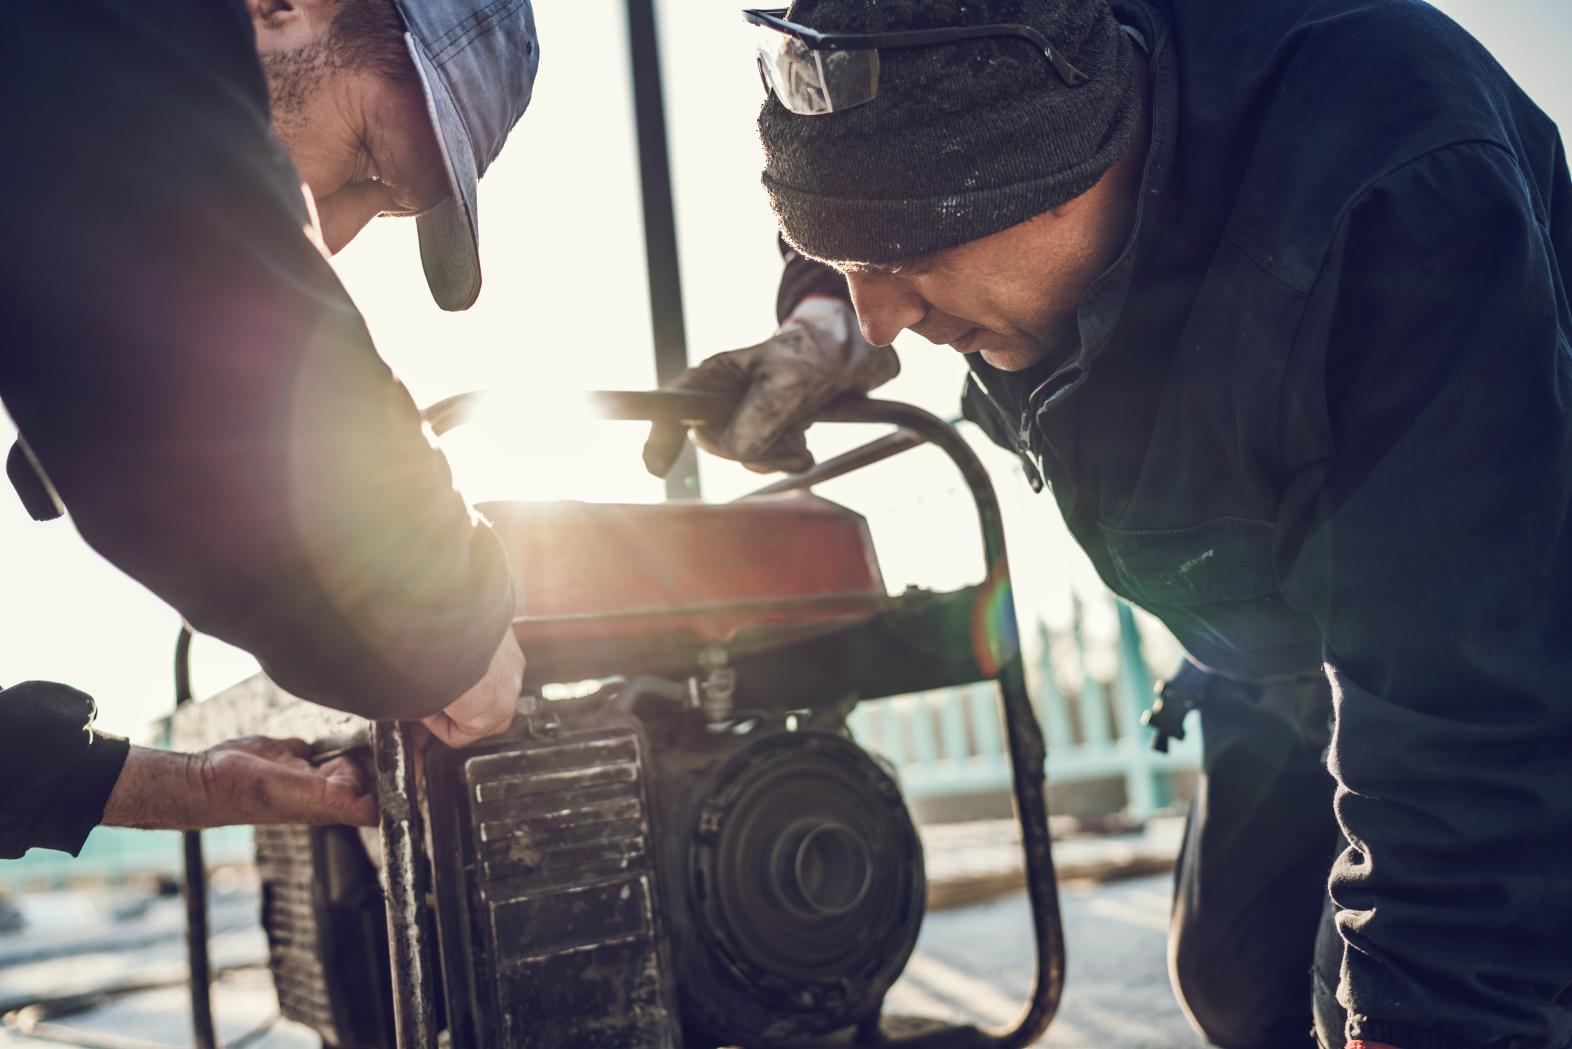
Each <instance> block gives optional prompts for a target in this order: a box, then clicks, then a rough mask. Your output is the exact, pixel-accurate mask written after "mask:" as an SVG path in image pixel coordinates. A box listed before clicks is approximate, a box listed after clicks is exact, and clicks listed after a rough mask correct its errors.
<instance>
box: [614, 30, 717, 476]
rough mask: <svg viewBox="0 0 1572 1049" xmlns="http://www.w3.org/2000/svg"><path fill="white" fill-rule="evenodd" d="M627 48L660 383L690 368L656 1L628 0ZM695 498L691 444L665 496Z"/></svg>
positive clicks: (695, 470)
mask: <svg viewBox="0 0 1572 1049" xmlns="http://www.w3.org/2000/svg"><path fill="white" fill-rule="evenodd" d="M627 8H628V51H629V55H630V57H631V59H632V68H633V116H634V125H635V127H636V128H637V131H638V146H639V188H640V191H641V193H642V195H643V201H644V259H645V267H646V269H647V271H648V278H649V289H650V327H651V329H652V334H653V336H654V341H655V381H656V382H657V383H658V384H660V385H662V386H664V385H666V384H667V383H669V382H671V380H673V379H675V378H676V377H677V376H678V375H680V374H681V373H682V371H683V370H684V369H685V368H687V366H688V332H687V324H686V322H685V320H684V319H683V314H682V274H681V270H680V269H679V267H678V265H677V217H676V207H675V205H674V204H673V203H672V197H671V160H670V156H669V153H668V150H667V147H666V97H665V93H664V91H663V89H662V87H661V76H660V38H659V36H658V34H657V33H656V29H655V0H627ZM698 497H699V467H698V459H697V458H696V457H695V455H694V454H693V448H692V447H691V446H689V447H686V448H684V449H683V452H682V456H681V457H680V458H679V459H678V460H677V464H676V465H675V466H674V467H672V469H671V472H670V473H669V474H667V475H666V498H668V499H697V498H698Z"/></svg>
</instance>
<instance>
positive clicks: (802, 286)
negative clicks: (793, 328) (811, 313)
mask: <svg viewBox="0 0 1572 1049" xmlns="http://www.w3.org/2000/svg"><path fill="white" fill-rule="evenodd" d="M777 242H778V243H779V244H780V249H781V258H783V259H784V260H785V261H786V265H785V267H784V268H783V269H782V270H781V283H780V287H779V289H778V290H777V291H776V293H775V320H776V321H777V322H781V321H784V320H785V319H786V318H787V317H789V316H791V311H792V310H794V309H796V308H797V304H798V303H800V302H801V301H802V300H803V299H806V298H807V297H808V296H810V295H828V296H830V297H831V298H836V299H845V300H846V301H847V302H850V301H851V291H850V289H848V288H847V287H846V278H845V277H843V276H841V275H840V274H839V273H836V272H835V271H834V270H832V269H830V267H828V266H826V265H825V264H824V263H822V262H815V261H814V260H812V259H810V258H806V257H804V256H802V255H799V254H797V252H796V251H795V250H794V249H793V248H792V246H791V245H789V244H787V243H786V242H785V241H784V240H780V239H779V238H777Z"/></svg>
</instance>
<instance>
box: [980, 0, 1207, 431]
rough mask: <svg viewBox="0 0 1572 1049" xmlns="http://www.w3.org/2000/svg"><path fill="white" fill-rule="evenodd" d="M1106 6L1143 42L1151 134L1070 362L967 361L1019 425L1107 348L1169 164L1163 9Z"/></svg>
mask: <svg viewBox="0 0 1572 1049" xmlns="http://www.w3.org/2000/svg"><path fill="white" fill-rule="evenodd" d="M1112 6H1113V11H1114V16H1115V17H1116V18H1118V19H1119V21H1120V23H1121V24H1123V25H1124V26H1126V27H1127V28H1128V29H1130V30H1132V31H1133V32H1134V34H1135V35H1136V36H1137V38H1138V40H1139V42H1140V44H1141V45H1144V49H1145V50H1146V52H1147V61H1148V65H1149V68H1150V70H1151V82H1150V85H1149V87H1150V90H1151V103H1152V113H1151V120H1152V124H1151V138H1150V143H1149V145H1148V147H1147V152H1146V164H1145V166H1144V167H1143V168H1142V171H1141V189H1140V196H1139V197H1138V198H1137V200H1136V205H1135V222H1134V224H1133V226H1132V228H1131V230H1130V237H1129V239H1128V240H1127V241H1126V242H1125V245H1124V250H1122V251H1121V252H1120V253H1119V257H1118V258H1116V259H1115V260H1114V261H1113V263H1112V265H1110V266H1109V267H1108V268H1107V269H1106V270H1104V271H1103V273H1102V275H1101V276H1099V277H1098V278H1097V280H1095V281H1093V282H1092V286H1091V287H1090V288H1088V289H1087V292H1086V294H1085V296H1083V297H1082V299H1081V304H1080V306H1079V308H1078V310H1077V321H1078V327H1079V333H1080V345H1079V346H1078V347H1077V349H1076V352H1075V353H1074V354H1073V355H1072V356H1071V357H1070V358H1069V359H1068V360H1064V361H1058V362H1044V363H1043V364H1040V365H1036V366H1034V367H1031V368H1028V369H1026V370H1025V371H1020V372H1006V371H1001V370H1000V369H998V368H995V367H993V366H992V365H991V364H989V363H987V362H986V361H984V360H983V359H982V355H981V354H972V355H970V356H969V357H968V358H967V361H968V364H969V366H970V367H971V370H972V373H973V376H974V378H975V381H976V382H977V385H978V386H979V387H980V388H981V389H982V390H983V392H984V393H985V394H987V395H988V397H989V398H990V399H991V400H992V401H993V402H994V403H995V404H996V405H998V406H999V408H1000V409H1001V410H1003V411H1005V412H1006V413H1008V414H1009V417H1010V418H1021V420H1022V424H1023V430H1024V429H1025V423H1026V419H1027V417H1030V418H1032V419H1035V418H1036V417H1038V416H1040V415H1042V414H1043V413H1044V412H1046V411H1048V410H1050V409H1051V408H1053V407H1054V406H1055V405H1057V404H1059V403H1060V402H1061V401H1063V400H1064V398H1065V397H1067V396H1068V395H1069V394H1070V393H1072V392H1074V391H1075V390H1076V389H1078V388H1079V387H1080V385H1081V384H1082V383H1083V382H1085V381H1086V375H1087V372H1088V371H1089V370H1090V369H1091V366H1092V362H1093V361H1094V360H1095V359H1096V358H1097V356H1098V355H1099V354H1100V353H1101V352H1102V350H1103V347H1104V346H1106V345H1107V343H1108V337H1109V336H1110V335H1111V334H1112V333H1113V330H1114V327H1115V326H1116V325H1117V324H1118V322H1119V317H1120V314H1121V313H1122V312H1123V310H1124V304H1125V300H1126V299H1127V298H1128V297H1129V292H1130V284H1131V281H1132V279H1133V278H1134V275H1135V264H1136V259H1137V257H1138V256H1139V255H1140V253H1141V252H1140V246H1141V242H1142V240H1143V239H1144V237H1145V236H1149V235H1150V226H1151V223H1150V222H1149V221H1146V213H1147V211H1148V209H1149V208H1150V207H1151V206H1153V205H1154V202H1155V201H1156V200H1157V199H1158V198H1160V197H1161V196H1162V195H1163V193H1164V191H1165V190H1166V188H1167V186H1168V179H1169V173H1170V171H1171V169H1172V162H1173V150H1174V133H1175V123H1176V109H1177V102H1178V99H1177V83H1178V71H1177V70H1176V68H1175V66H1174V58H1173V49H1172V48H1171V47H1170V46H1169V40H1168V18H1167V14H1166V12H1165V11H1164V10H1162V9H1161V8H1160V7H1159V6H1158V5H1156V4H1153V3H1148V2H1146V0H1113V5H1112ZM1023 436H1024V433H1023Z"/></svg>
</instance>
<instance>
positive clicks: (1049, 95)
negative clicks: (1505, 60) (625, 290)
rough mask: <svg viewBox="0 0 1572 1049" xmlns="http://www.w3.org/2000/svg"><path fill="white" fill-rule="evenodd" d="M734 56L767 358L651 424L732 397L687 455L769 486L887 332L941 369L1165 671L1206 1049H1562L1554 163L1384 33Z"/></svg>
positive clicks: (1065, 7) (1137, 1)
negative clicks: (1138, 617)
mask: <svg viewBox="0 0 1572 1049" xmlns="http://www.w3.org/2000/svg"><path fill="white" fill-rule="evenodd" d="M747 17H748V18H749V20H750V21H752V22H755V23H756V24H758V25H759V26H760V30H759V32H760V36H761V41H760V42H761V70H762V71H763V72H764V73H765V74H766V85H767V91H768V97H767V98H766V99H765V102H764V108H763V110H762V111H761V114H760V118H759V131H760V135H761V138H762V140H763V144H764V156H765V172H764V185H765V188H766V190H767V192H768V194H769V197H770V201H771V204H772V205H773V207H774V209H775V212H776V215H777V217H778V219H779V221H780V229H781V233H782V237H783V239H784V242H785V244H786V245H787V248H786V251H785V254H786V258H787V263H786V270H785V275H784V278H783V282H782V289H781V296H780V301H779V314H780V317H781V320H782V325H781V329H780V330H779V331H778V332H777V333H776V334H775V335H774V336H772V337H771V338H770V339H767V340H765V341H764V342H762V343H760V344H759V345H757V346H753V347H749V348H746V349H743V350H736V351H732V352H731V353H728V354H722V355H720V356H718V357H715V358H711V359H710V360H709V361H706V362H705V363H704V364H702V365H700V366H699V367H698V368H695V369H693V370H692V371H690V372H689V373H688V374H687V375H685V376H684V377H683V378H682V379H681V380H679V382H680V385H682V386H685V387H688V388H696V389H708V390H718V391H724V392H728V393H731V394H733V395H735V396H738V397H739V398H740V400H739V407H738V409H737V411H736V412H735V414H734V415H733V417H732V419H731V420H730V422H729V423H728V424H727V425H726V426H724V427H720V428H716V429H714V430H709V431H699V432H696V433H695V435H694V436H695V439H696V440H697V441H698V442H699V443H700V444H702V445H704V446H705V447H707V448H710V449H711V450H713V451H716V452H719V453H720V454H723V455H729V456H731V457H733V458H737V459H741V460H743V461H745V462H747V463H749V464H750V465H753V466H755V467H759V468H786V469H802V468H803V467H805V466H806V465H808V464H809V463H811V461H812V459H811V456H810V454H809V452H808V448H807V444H806V441H805V439H804V437H803V433H802V430H803V427H804V425H805V423H806V421H807V420H809V419H811V418H812V416H813V414H814V413H815V412H816V411H817V410H818V409H819V408H820V407H821V406H822V405H823V404H824V403H826V402H827V401H828V400H830V399H832V398H834V397H836V396H839V395H843V394H847V393H861V392H867V391H868V390H871V389H873V388H874V387H875V386H877V385H879V384H880V383H882V382H883V381H885V380H887V379H889V378H890V377H891V376H893V375H894V374H895V372H896V371H897V370H898V365H897V364H896V363H895V358H894V355H893V352H892V351H891V350H889V348H888V344H889V343H890V342H891V341H892V340H893V339H894V338H895V336H896V335H897V333H899V332H901V331H903V330H905V329H910V330H911V331H913V332H914V333H916V334H917V335H921V336H923V337H924V338H926V339H927V340H929V341H930V342H933V343H938V344H948V345H950V346H952V347H953V348H954V349H956V350H959V351H961V352H962V353H963V354H965V355H966V361H967V364H968V366H969V375H968V377H967V382H966V388H965V392H964V397H963V410H964V413H965V415H966V417H967V418H968V419H970V420H972V421H973V422H975V423H977V424H978V425H979V426H980V427H981V428H982V429H983V430H984V431H985V432H986V433H987V434H988V435H989V436H990V437H991V438H992V439H993V440H994V441H995V442H996V443H998V444H1000V445H1002V446H1003V447H1005V448H1007V449H1009V450H1010V451H1012V452H1014V453H1015V454H1016V455H1017V456H1018V457H1019V459H1020V462H1021V466H1022V469H1023V470H1024V472H1025V474H1026V477H1027V480H1028V481H1029V482H1030V483H1031V485H1032V486H1033V488H1035V489H1037V490H1039V491H1040V490H1042V489H1044V488H1049V489H1051V490H1052V493H1053V496H1054V498H1055V500H1056V502H1057V503H1058V505H1059V508H1060V510H1061V512H1062V513H1063V515H1064V517H1065V520H1066V522H1067V523H1068V525H1069V527H1070V531H1071V532H1072V534H1073V535H1074V536H1075V538H1076V539H1077V541H1078V542H1079V543H1080V544H1081V546H1082V547H1083V548H1084V550H1085V551H1086V553H1087V555H1088V556H1089V557H1090V558H1091V560H1092V562H1093V564H1094V565H1095V566H1096V567H1097V569H1098V571H1099V574H1100V575H1101V576H1102V578H1103V579H1104V580H1105V581H1106V582H1107V584H1108V585H1109V586H1110V588H1111V589H1113V590H1114V591H1115V592H1117V593H1118V594H1120V595H1121V596H1122V597H1124V598H1125V599H1127V600H1129V601H1131V602H1133V603H1135V604H1138V605H1140V606H1142V607H1143V608H1145V609H1147V610H1148V611H1150V612H1151V613H1153V614H1154V615H1156V616H1157V617H1158V618H1159V619H1161V620H1162V621H1163V622H1164V623H1165V624H1166V625H1167V626H1168V627H1169V628H1170V629H1171V630H1172V631H1173V633H1174V634H1175V636H1176V637H1177V638H1178V639H1179V640H1180V642H1181V643H1183V645H1184V646H1185V648H1186V650H1187V652H1188V655H1189V657H1190V659H1189V661H1188V662H1187V664H1186V666H1185V667H1184V668H1183V669H1182V670H1181V671H1180V672H1179V673H1178V674H1177V675H1176V676H1175V677H1174V679H1173V680H1171V681H1170V682H1168V683H1167V685H1165V686H1164V689H1163V694H1162V698H1161V702H1160V703H1159V704H1158V705H1157V706H1156V707H1154V710H1153V712H1152V719H1151V720H1152V724H1153V726H1154V727H1155V728H1156V729H1157V731H1158V733H1159V735H1160V736H1167V735H1182V733H1183V723H1184V719H1185V715H1186V713H1187V711H1189V710H1190V709H1198V710H1199V711H1200V718H1201V724H1202V728H1203V735H1204V756H1203V775H1202V777H1201V780H1200V784H1199V786H1198V791H1197V796H1196V799H1195V802H1194V805H1193V808H1192V810H1191V816H1190V821H1189V825H1188V830H1187V833H1186V840H1185V845H1184V850H1183V853H1182V856H1181V859H1180V863H1179V868H1178V872H1177V875H1176V877H1177V888H1176V892H1175V904H1174V914H1173V922H1172V934H1171V942H1170V945H1169V958H1170V964H1171V971H1172V975H1173V977H1174V982H1175V986H1176V988H1177V990H1178V992H1179V996H1180V998H1181V1001H1182V1002H1183V1005H1184V1007H1185V1009H1186V1012H1187V1014H1188V1015H1189V1016H1190V1018H1191V1020H1192V1022H1193V1023H1194V1024H1195V1025H1196V1027H1197V1029H1198V1030H1200V1031H1201V1032H1202V1033H1203V1034H1204V1035H1205V1036H1206V1038H1207V1039H1208V1040H1209V1041H1210V1042H1211V1043H1212V1044H1213V1045H1216V1046H1220V1047H1223V1049H1275V1047H1279V1046H1282V1047H1288V1046H1294V1047H1299V1046H1303V1045H1306V1044H1308V1041H1307V1039H1308V1037H1309V1035H1308V1033H1307V1032H1309V1031H1310V1029H1311V1027H1312V1025H1313V1027H1314V1034H1315V1038H1316V1039H1317V1040H1318V1041H1319V1042H1320V1044H1321V1045H1322V1046H1323V1047H1332V1046H1345V1045H1346V1046H1360V1047H1366V1049H1368V1047H1372V1046H1375V1045H1378V1044H1384V1045H1391V1046H1397V1047H1402V1049H1501V1047H1506V1046H1512V1047H1517V1049H1527V1047H1534V1049H1560V1047H1564V1046H1567V1045H1569V1044H1572V946H1569V944H1572V780H1569V779H1568V774H1567V768H1568V764H1567V754H1568V753H1569V747H1572V601H1569V600H1568V595H1569V594H1572V529H1568V528H1567V527H1566V522H1567V521H1568V520H1572V317H1569V314H1568V311H1567V308H1566V303H1567V301H1568V284H1569V283H1572V264H1569V260H1572V182H1569V179H1568V175H1567V168H1566V161H1565V151H1564V149H1563V148H1562V145H1561V142H1560V138H1559V135H1558V133H1557V130H1556V128H1555V126H1554V124H1552V123H1551V122H1550V121H1549V120H1548V119H1547V118H1546V117H1545V116H1544V114H1543V113H1542V112H1540V111H1539V110H1538V109H1537V108H1536V107H1535V106H1534V105H1533V104H1532V102H1530V101H1529V100H1528V98H1527V97H1526V96H1525V95H1524V94H1523V92H1522V91H1521V90H1520V89H1519V88H1518V87H1517V85H1516V84H1514V83H1513V82H1512V80H1511V79H1510V78H1509V77H1508V76H1507V75H1506V73H1505V72H1504V71H1503V70H1502V69H1501V68H1500V66H1499V65H1497V64H1496V63H1495V61H1494V60H1493V59H1492V58H1491V57H1490V55H1489V54H1487V53H1486V52H1485V50H1484V49H1483V48H1482V47H1481V46H1480V45H1479V44H1478V43H1477V42H1476V41H1474V40H1473V39H1472V38H1470V37H1469V36H1468V35H1467V34H1466V33H1464V32H1463V31H1462V30H1461V29H1460V28H1458V27H1457V26H1456V25H1455V24H1453V23H1452V22H1450V21H1449V20H1447V19H1446V18H1445V17H1444V16H1442V15H1440V14H1439V13H1438V12H1436V11H1434V10H1433V9H1431V8H1429V7H1427V6H1425V5H1424V4H1421V3H1417V2H1411V0H1252V2H1251V3H1249V4H1230V3H1223V2H1220V0H1112V2H1111V3H1110V2H1109V0H1036V2H1032V0H964V2H962V0H932V2H924V0H880V2H878V3H868V2H860V0H801V2H799V3H797V4H796V5H795V6H794V7H792V8H791V10H790V11H788V12H749V13H748V15H747ZM921 31H941V32H938V33H934V32H928V33H927V34H926V36H923V37H921V38H920V39H919V38H917V37H913V36H911V35H909V34H912V33H915V32H921ZM855 34H864V35H862V36H857V35H855ZM898 34H908V35H906V36H899V35H898ZM938 37H943V38H944V39H938ZM848 301H849V303H850V304H852V305H854V306H855V310H856V318H855V320H856V321H857V322H858V323H860V329H861V331H860V333H859V332H858V330H857V327H858V324H854V323H853V318H852V315H851V313H850V311H849V309H848V305H847V304H848ZM680 441H681V435H680V434H673V433H671V432H669V431H661V432H657V433H655V434H653V435H652V438H651V441H650V443H649V445H648V446H647V448H646V461H647V462H648V463H649V464H650V466H651V468H652V469H655V470H657V471H659V470H660V469H662V468H663V467H664V466H665V465H667V464H668V462H669V460H670V458H671V456H672V455H673V454H674V452H675V450H676V449H677V448H678V447H680ZM1049 771H1050V775H1051V774H1052V763H1051V760H1050V769H1049ZM1328 889H1330V892H1328ZM1085 949H1087V950H1095V949H1096V947H1095V945H1086V947H1085Z"/></svg>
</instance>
